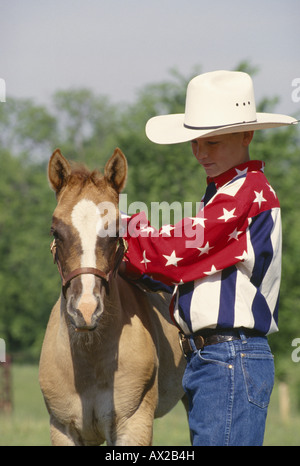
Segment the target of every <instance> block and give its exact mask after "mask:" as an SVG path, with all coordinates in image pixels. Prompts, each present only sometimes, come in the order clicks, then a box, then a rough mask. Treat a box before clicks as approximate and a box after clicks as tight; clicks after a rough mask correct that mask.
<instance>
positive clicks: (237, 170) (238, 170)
mask: <svg viewBox="0 0 300 466" xmlns="http://www.w3.org/2000/svg"><path fill="white" fill-rule="evenodd" d="M264 168H265V163H264V162H262V161H261V160H250V161H249V162H245V163H242V164H241V165H237V166H236V167H233V168H230V169H229V170H227V171H226V172H224V173H221V175H218V176H215V177H210V176H208V177H207V184H209V183H211V182H214V183H215V185H216V188H217V189H219V188H221V186H224V184H226V183H228V182H229V181H231V180H233V179H234V178H237V177H240V176H246V174H247V173H248V172H255V171H262V172H263V171H264Z"/></svg>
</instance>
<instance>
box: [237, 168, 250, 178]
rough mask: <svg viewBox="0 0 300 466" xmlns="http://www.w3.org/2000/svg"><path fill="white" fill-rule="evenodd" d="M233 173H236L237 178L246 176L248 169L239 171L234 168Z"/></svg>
mask: <svg viewBox="0 0 300 466" xmlns="http://www.w3.org/2000/svg"><path fill="white" fill-rule="evenodd" d="M235 171H236V173H237V176H242V175H246V174H247V172H248V167H246V168H245V170H239V169H238V168H236V169H235Z"/></svg>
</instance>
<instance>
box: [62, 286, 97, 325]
mask: <svg viewBox="0 0 300 466" xmlns="http://www.w3.org/2000/svg"><path fill="white" fill-rule="evenodd" d="M68 294H69V293H68ZM102 314H103V302H102V299H101V296H100V295H94V294H90V295H83V296H80V297H79V298H78V297H76V296H75V295H73V294H71V293H70V294H69V296H68V297H67V315H68V318H69V320H70V322H71V324H72V326H73V327H74V329H75V331H76V332H91V331H93V330H95V329H96V328H97V326H98V323H99V320H100V318H101V316H102Z"/></svg>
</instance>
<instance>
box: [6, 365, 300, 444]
mask: <svg viewBox="0 0 300 466" xmlns="http://www.w3.org/2000/svg"><path fill="white" fill-rule="evenodd" d="M13 397H14V410H13V413H12V414H11V415H4V414H1V415H0V446H4V445H6V446H47V445H50V437H49V418H48V413H47V410H46V408H45V405H44V401H43V397H42V394H41V392H40V388H39V383H38V368H37V366H32V365H22V366H21V365H14V366H13ZM294 406H295V404H294V403H293V400H292V406H291V408H292V409H291V416H290V419H289V421H288V422H286V423H283V422H282V421H281V419H280V415H279V410H278V387H277V386H275V389H274V392H273V395H272V399H271V404H270V408H269V415H268V420H267V428H266V435H265V443H264V444H265V445H266V446H299V445H300V414H299V413H298V412H297V410H296V409H295V408H294ZM153 444H154V445H155V446H188V445H189V432H188V424H187V420H186V415H185V411H184V408H183V406H182V404H181V403H179V404H178V405H177V406H176V407H175V408H174V409H173V411H172V412H171V413H169V414H168V415H167V416H165V417H164V418H162V419H158V420H156V421H155V423H154V439H153Z"/></svg>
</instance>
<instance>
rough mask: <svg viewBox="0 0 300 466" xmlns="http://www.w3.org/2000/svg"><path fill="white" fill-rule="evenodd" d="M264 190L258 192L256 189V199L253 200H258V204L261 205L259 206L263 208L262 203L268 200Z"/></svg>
mask: <svg viewBox="0 0 300 466" xmlns="http://www.w3.org/2000/svg"><path fill="white" fill-rule="evenodd" d="M263 193H264V192H263V190H261V192H260V193H258V192H257V191H254V194H255V196H256V197H255V199H254V201H253V202H257V203H258V205H259V208H261V203H262V202H267V200H266V199H265V198H264V197H263Z"/></svg>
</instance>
